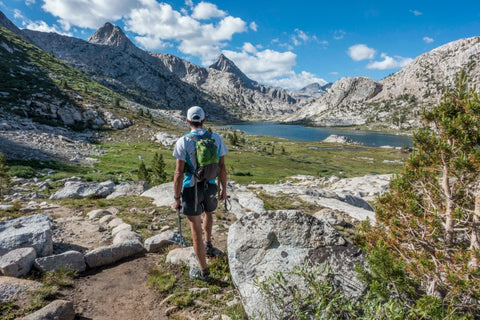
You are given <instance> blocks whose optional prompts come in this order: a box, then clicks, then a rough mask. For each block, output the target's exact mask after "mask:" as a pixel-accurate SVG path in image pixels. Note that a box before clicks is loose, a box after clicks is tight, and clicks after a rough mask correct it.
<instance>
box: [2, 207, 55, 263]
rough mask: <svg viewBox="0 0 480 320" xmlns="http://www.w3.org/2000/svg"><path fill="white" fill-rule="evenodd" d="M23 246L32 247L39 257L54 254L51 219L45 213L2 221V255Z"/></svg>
mask: <svg viewBox="0 0 480 320" xmlns="http://www.w3.org/2000/svg"><path fill="white" fill-rule="evenodd" d="M22 247H32V248H34V249H35V251H36V254H37V256H38V257H43V256H47V255H50V254H52V252H53V241H52V225H51V220H50V218H49V217H47V216H46V215H44V214H36V215H32V216H26V217H21V218H17V219H12V220H8V221H4V222H0V255H4V254H5V253H7V252H9V251H11V250H13V249H17V248H22Z"/></svg>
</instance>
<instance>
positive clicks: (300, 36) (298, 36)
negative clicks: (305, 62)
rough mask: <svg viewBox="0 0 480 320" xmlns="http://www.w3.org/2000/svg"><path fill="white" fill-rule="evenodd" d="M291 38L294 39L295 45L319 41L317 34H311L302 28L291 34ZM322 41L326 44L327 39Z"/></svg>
mask: <svg viewBox="0 0 480 320" xmlns="http://www.w3.org/2000/svg"><path fill="white" fill-rule="evenodd" d="M290 40H291V41H292V43H293V45H294V46H299V45H301V44H304V43H307V42H309V41H316V42H319V41H318V38H317V36H315V35H313V36H310V35H308V34H307V33H305V31H303V30H300V29H295V33H294V34H293V35H291V36H290ZM322 43H323V44H325V41H323V42H322ZM327 43H328V42H327Z"/></svg>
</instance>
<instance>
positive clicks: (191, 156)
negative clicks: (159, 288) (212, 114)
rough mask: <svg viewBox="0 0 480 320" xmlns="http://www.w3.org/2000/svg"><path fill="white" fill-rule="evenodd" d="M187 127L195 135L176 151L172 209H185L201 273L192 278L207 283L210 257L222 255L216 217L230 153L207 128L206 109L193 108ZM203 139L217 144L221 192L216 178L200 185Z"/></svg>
mask: <svg viewBox="0 0 480 320" xmlns="http://www.w3.org/2000/svg"><path fill="white" fill-rule="evenodd" d="M187 123H188V125H189V126H190V129H191V131H190V132H189V133H187V134H185V135H184V136H183V137H181V138H180V139H178V140H177V142H176V144H175V149H174V151H173V156H174V157H175V158H176V159H177V163H176V168H175V174H174V177H173V188H174V189H173V191H174V199H175V203H174V204H173V205H172V208H173V209H175V210H178V209H180V208H181V210H182V213H183V214H185V215H186V216H187V218H188V223H189V225H190V230H191V232H192V239H193V250H194V251H195V254H196V256H197V260H198V264H199V266H200V269H198V268H191V269H190V273H189V275H190V278H192V279H197V280H202V281H207V280H208V279H209V277H210V272H209V271H208V267H207V260H206V256H208V257H214V256H215V255H216V253H217V252H218V249H216V248H215V247H213V246H212V225H213V217H212V213H213V211H215V209H216V208H217V198H216V194H217V191H220V192H219V195H220V197H219V200H220V201H223V200H226V198H227V192H226V187H227V172H226V169H225V157H224V156H225V154H226V153H227V151H228V150H227V147H226V145H225V143H224V142H223V140H222V138H221V137H220V136H219V135H218V134H216V133H212V132H209V131H207V130H206V129H205V128H204V127H203V125H204V123H205V112H204V111H203V109H202V108H200V107H197V106H193V107H191V108H190V109H188V111H187ZM203 139H205V140H207V139H208V140H210V141H211V144H214V146H213V148H215V147H216V155H215V157H216V159H214V160H215V161H216V163H218V167H216V169H217V170H218V171H217V172H218V178H219V180H220V190H217V185H216V184H215V178H213V179H210V180H203V181H199V180H200V179H202V178H201V177H200V174H198V171H199V170H197V169H199V167H200V166H199V165H198V161H197V156H198V154H197V148H198V141H200V140H203ZM199 152H200V151H199ZM215 175H216V173H215ZM202 212H203V224H202V219H201V216H202ZM202 229H203V232H205V242H203V237H202Z"/></svg>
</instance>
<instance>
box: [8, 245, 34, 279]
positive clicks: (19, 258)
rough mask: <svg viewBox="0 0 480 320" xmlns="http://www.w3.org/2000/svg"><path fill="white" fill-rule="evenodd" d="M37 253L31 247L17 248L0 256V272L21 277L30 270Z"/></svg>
mask: <svg viewBox="0 0 480 320" xmlns="http://www.w3.org/2000/svg"><path fill="white" fill-rule="evenodd" d="M36 257H37V253H36V252H35V249H33V248H30V247H28V248H18V249H14V250H12V251H9V252H8V253H7V254H4V255H3V256H0V273H1V274H2V275H4V276H9V277H21V276H24V275H26V274H28V273H29V272H30V269H32V265H33V261H34V260H35V258H36Z"/></svg>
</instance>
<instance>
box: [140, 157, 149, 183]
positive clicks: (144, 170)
mask: <svg viewBox="0 0 480 320" xmlns="http://www.w3.org/2000/svg"><path fill="white" fill-rule="evenodd" d="M137 176H138V180H139V181H146V182H147V183H150V174H149V173H148V171H147V167H146V166H145V162H143V161H140V164H139V165H138V173H137Z"/></svg>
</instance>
